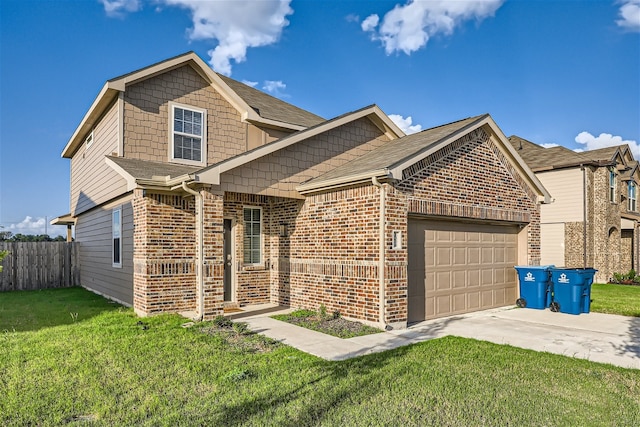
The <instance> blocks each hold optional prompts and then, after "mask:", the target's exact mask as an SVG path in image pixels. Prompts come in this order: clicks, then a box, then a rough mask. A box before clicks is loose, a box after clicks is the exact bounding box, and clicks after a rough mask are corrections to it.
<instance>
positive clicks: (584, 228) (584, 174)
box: [580, 165, 587, 268]
mask: <svg viewBox="0 0 640 427" xmlns="http://www.w3.org/2000/svg"><path fill="white" fill-rule="evenodd" d="M580 169H582V268H587V170H586V167H585V166H584V165H580Z"/></svg>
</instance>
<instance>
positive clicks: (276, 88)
mask: <svg viewBox="0 0 640 427" xmlns="http://www.w3.org/2000/svg"><path fill="white" fill-rule="evenodd" d="M286 88H287V85H286V84H284V83H282V82H281V81H280V80H265V81H264V85H263V86H262V89H264V90H266V91H267V92H269V93H270V94H272V95H275V96H282V95H284V93H283V91H284V90H285V89H286Z"/></svg>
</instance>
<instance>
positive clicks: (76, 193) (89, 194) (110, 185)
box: [70, 103, 127, 215]
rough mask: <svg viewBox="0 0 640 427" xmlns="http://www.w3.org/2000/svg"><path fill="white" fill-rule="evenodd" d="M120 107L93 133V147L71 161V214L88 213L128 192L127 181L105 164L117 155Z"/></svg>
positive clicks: (111, 111) (81, 148) (82, 148)
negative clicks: (108, 158)
mask: <svg viewBox="0 0 640 427" xmlns="http://www.w3.org/2000/svg"><path fill="white" fill-rule="evenodd" d="M118 133H119V127H118V104H117V103H114V104H113V105H112V106H111V108H110V109H109V111H108V112H107V113H106V114H105V115H104V117H103V118H102V119H101V120H100V122H99V123H98V124H97V125H96V126H95V128H94V131H93V144H92V145H91V146H90V147H89V148H86V149H85V146H84V145H83V146H81V147H80V148H79V149H78V151H77V152H76V153H75V154H74V155H73V158H72V159H71V204H70V208H71V212H72V213H73V214H75V215H77V214H79V213H82V212H85V211H87V210H88V209H91V208H93V207H95V206H98V205H99V204H101V203H104V202H105V201H108V200H111V199H113V198H114V197H117V196H118V195H120V194H122V193H124V192H126V188H127V184H126V181H125V180H124V179H123V178H122V177H121V176H120V175H119V174H118V173H117V172H116V171H114V170H113V169H112V168H110V167H109V166H108V165H107V164H106V162H105V160H104V156H105V155H111V154H112V153H115V152H118Z"/></svg>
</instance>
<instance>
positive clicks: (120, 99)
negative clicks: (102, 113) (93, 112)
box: [118, 92, 124, 157]
mask: <svg viewBox="0 0 640 427" xmlns="http://www.w3.org/2000/svg"><path fill="white" fill-rule="evenodd" d="M118 156H121V157H122V156H124V92H120V93H119V94H118Z"/></svg>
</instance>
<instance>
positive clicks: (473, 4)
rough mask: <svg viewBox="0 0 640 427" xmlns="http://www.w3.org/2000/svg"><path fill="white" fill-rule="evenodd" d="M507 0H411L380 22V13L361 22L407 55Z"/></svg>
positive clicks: (391, 47) (391, 50)
mask: <svg viewBox="0 0 640 427" xmlns="http://www.w3.org/2000/svg"><path fill="white" fill-rule="evenodd" d="M502 3H504V0H458V1H450V0H437V1H436V0H433V1H413V0H409V2H408V3H407V4H405V5H404V6H400V5H396V6H395V7H394V8H393V9H392V10H390V11H389V12H387V13H386V15H385V16H384V18H383V19H382V22H381V23H380V25H378V24H379V17H378V15H375V14H374V15H370V16H368V17H367V18H366V19H365V20H364V21H363V22H362V29H363V30H364V31H367V32H371V38H372V39H373V40H380V41H381V42H382V44H383V45H384V49H385V52H386V53H387V55H390V54H392V53H394V52H397V51H402V52H404V53H406V54H407V55H410V54H411V53H412V52H414V51H416V50H418V49H420V48H422V47H424V46H425V45H426V44H427V42H428V41H429V39H430V38H431V37H433V36H434V35H436V34H445V35H450V34H452V33H453V30H454V29H455V28H456V26H458V25H460V24H461V23H462V22H463V21H468V20H471V19H475V20H476V21H478V22H479V21H482V20H483V19H484V18H487V17H489V16H493V15H494V13H495V12H496V10H498V8H499V7H500V6H502Z"/></svg>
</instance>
